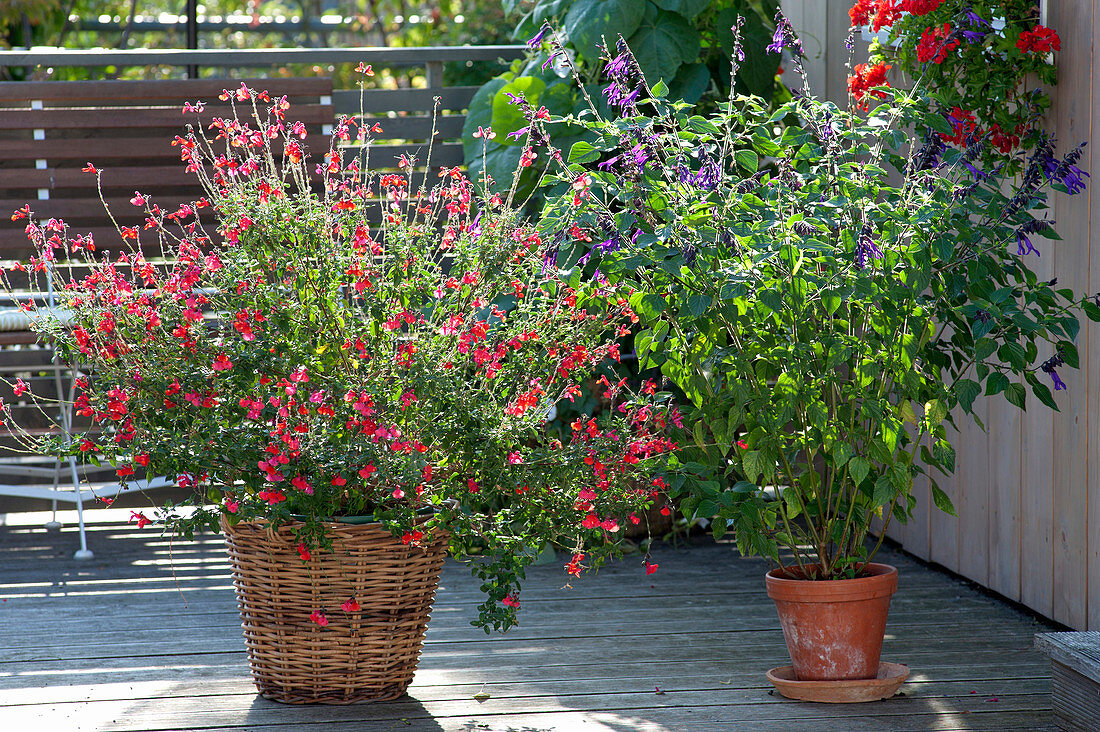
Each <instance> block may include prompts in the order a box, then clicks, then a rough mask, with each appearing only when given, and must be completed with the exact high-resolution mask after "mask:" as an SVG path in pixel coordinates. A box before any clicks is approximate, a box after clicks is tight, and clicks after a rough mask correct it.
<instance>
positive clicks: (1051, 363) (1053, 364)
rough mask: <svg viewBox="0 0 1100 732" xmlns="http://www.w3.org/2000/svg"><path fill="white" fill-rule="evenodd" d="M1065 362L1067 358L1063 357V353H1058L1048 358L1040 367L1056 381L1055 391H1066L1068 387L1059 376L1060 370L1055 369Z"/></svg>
mask: <svg viewBox="0 0 1100 732" xmlns="http://www.w3.org/2000/svg"><path fill="white" fill-rule="evenodd" d="M1065 362H1066V360H1065V359H1064V358H1062V354H1060V353H1056V354H1054V355H1053V356H1051V357H1050V358H1048V359H1047V360H1046V361H1043V364H1042V365H1041V366H1040V367H1039V368H1040V369H1042V370H1043V371H1045V372H1046V373H1048V374H1050V378H1051V380H1052V381H1053V382H1054V391H1065V389H1066V383H1065V382H1064V381H1062V380H1061V379H1060V378H1058V372H1057V371H1055V370H1054V369H1056V368H1058V367H1059V366H1061V365H1062V364H1064V363H1065Z"/></svg>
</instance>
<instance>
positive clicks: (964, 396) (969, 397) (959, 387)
mask: <svg viewBox="0 0 1100 732" xmlns="http://www.w3.org/2000/svg"><path fill="white" fill-rule="evenodd" d="M981 393H982V388H981V387H980V386H978V384H977V383H976V382H974V381H971V380H970V379H959V380H958V381H957V382H956V383H955V396H956V397H958V399H959V404H961V405H962V408H963V411H964V412H966V413H968V414H969V413H970V412H971V411H972V409H973V406H974V399H975V398H977V396H978V395H979V394H981Z"/></svg>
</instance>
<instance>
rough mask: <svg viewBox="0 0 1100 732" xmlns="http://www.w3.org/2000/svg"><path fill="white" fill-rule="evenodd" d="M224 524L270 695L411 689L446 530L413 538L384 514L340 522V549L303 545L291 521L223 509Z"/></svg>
mask: <svg viewBox="0 0 1100 732" xmlns="http://www.w3.org/2000/svg"><path fill="white" fill-rule="evenodd" d="M221 527H222V531H223V532H224V533H225V539H226V544H227V545H228V550H229V559H230V564H231V565H232V569H233V585H234V587H235V588H236V592H237V601H238V605H239V607H240V611H241V624H242V627H243V628H244V639H245V645H246V646H247V648H248V662H249V666H250V667H251V669H252V677H253V679H254V680H255V682H256V686H257V688H258V689H259V691H260V694H261V695H262V696H264V697H267V698H268V699H273V700H275V701H279V702H285V703H289V704H314V703H319V704H351V703H355V702H363V701H380V700H384V699H394V698H396V697H399V696H401V695H402V694H403V693H404V692H405V689H406V688H407V687H408V686H409V683H410V682H412V678H413V673H414V672H415V671H416V664H417V661H418V660H419V658H420V649H421V645H422V644H423V640H424V631H425V629H426V628H427V625H428V619H429V614H430V612H431V607H432V601H433V600H434V598H435V589H436V586H437V585H438V584H439V574H440V571H441V569H442V567H443V559H444V556H445V553H446V541H445V540H444V539H443V538H441V537H439V535H438V531H437V532H436V538H435V541H434V543H432V544H431V545H429V546H414V545H413V544H411V543H409V544H403V543H402V542H401V540H399V539H395V538H394V537H393V536H392V535H391V534H390V533H389V532H388V531H386V530H385V529H384V528H383V527H382V526H381V525H380V524H377V523H369V524H361V525H352V524H345V523H332V524H327V525H326V531H327V532H328V536H329V537H331V539H332V549H333V550H332V552H326V551H318V550H315V551H312V552H309V551H305V550H304V547H303V550H302V551H301V552H300V551H299V544H298V540H297V539H296V538H295V535H294V528H295V524H293V523H291V524H286V525H283V526H281V527H280V528H279V529H278V530H276V531H273V530H271V528H270V527H269V525H268V524H267V523H265V522H260V521H249V522H241V523H239V524H237V525H236V526H230V525H229V523H228V522H227V521H226V520H225V519H224V518H223V519H222V522H221ZM304 557H308V559H306V558H304Z"/></svg>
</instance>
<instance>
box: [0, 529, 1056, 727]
mask: <svg viewBox="0 0 1100 732" xmlns="http://www.w3.org/2000/svg"><path fill="white" fill-rule="evenodd" d="M94 515H95V514H93V516H94ZM73 541H74V535H73V534H72V533H71V532H68V531H64V532H62V533H60V534H58V533H52V534H46V533H45V532H44V531H42V530H41V529H37V528H34V529H32V528H29V527H21V526H0V600H2V602H0V623H2V624H0V627H2V628H4V632H3V633H0V730H7V729H24V728H27V729H40V730H47V729H66V730H130V731H135V732H136V731H138V730H143V731H144V730H157V731H161V730H163V731H166V732H167V731H168V730H212V729H219V730H221V729H247V730H250V731H251V730H255V731H256V732H291V731H298V730H300V731H301V732H306V731H310V732H312V731H313V730H317V731H318V732H319V731H320V730H326V731H327V730H333V731H334V732H344V731H350V730H356V732H380V731H381V730H413V731H423V732H452V731H453V732H479V731H482V730H485V731H487V732H505V731H510V732H549V731H551V730H565V731H568V730H595V731H597V732H604V731H607V732H610V731H612V730H615V731H623V732H625V731H626V730H630V731H635V730H637V731H639V732H646V731H652V732H678V731H680V730H685V731H686V730H691V731H693V732H694V731H695V730H776V729H783V730H791V731H792V732H798V731H799V730H852V731H853V732H855V731H858V730H882V729H890V730H899V731H901V730H978V729H997V730H1009V729H1030V730H1037V729H1051V728H1052V726H1053V719H1052V716H1051V712H1050V671H1049V665H1048V663H1047V661H1046V659H1045V658H1044V657H1043V656H1041V655H1040V654H1039V653H1037V652H1036V651H1035V650H1034V649H1033V648H1032V640H1033V636H1034V634H1035V632H1037V631H1045V630H1048V629H1049V628H1047V626H1045V625H1042V624H1040V623H1037V622H1036V621H1034V620H1033V619H1031V618H1030V617H1028V616H1025V615H1023V614H1021V613H1019V612H1017V611H1016V610H1014V609H1013V608H1011V607H1009V606H1007V605H1004V604H1002V603H999V602H997V601H996V600H994V599H991V598H989V597H986V596H984V595H982V594H981V593H978V592H976V591H974V590H972V589H970V588H969V587H967V586H966V585H963V584H961V583H958V582H956V581H954V580H952V579H950V578H948V577H946V576H943V575H940V574H938V573H936V572H933V571H931V570H928V569H927V568H924V567H922V566H921V565H919V564H918V563H916V562H914V561H912V560H910V559H909V558H907V557H905V556H903V555H900V554H892V555H890V556H889V557H888V558H887V559H888V561H891V562H893V563H895V564H897V565H898V567H899V570H900V571H901V573H902V580H901V588H900V590H899V594H898V595H897V596H896V597H895V602H894V604H893V607H892V610H891V617H890V624H889V626H888V628H887V639H886V646H885V650H884V656H883V657H884V659H886V660H891V661H897V662H900V663H907V664H908V665H909V666H910V667H911V669H912V676H911V678H910V682H909V683H907V684H906V685H905V686H904V687H903V689H902V692H903V695H902V696H898V697H895V698H894V699H890V700H887V701H884V702H879V703H877V704H872V705H850V706H849V705H844V706H833V705H818V704H806V703H796V702H790V701H787V700H785V699H782V698H781V697H778V696H774V695H771V694H769V691H768V689H769V687H768V684H767V682H766V681H765V680H764V677H763V673H764V671H765V670H766V669H768V668H770V667H772V666H777V665H780V664H782V663H784V662H785V660H786V654H785V649H784V647H783V639H782V635H781V633H780V632H779V625H778V621H777V620H776V617H775V613H774V609H773V608H772V607H771V605H770V601H769V600H768V599H767V597H766V596H765V594H764V592H763V582H762V574H763V571H764V568H765V565H764V564H763V563H762V562H760V561H758V560H747V559H744V558H741V557H740V556H738V555H737V553H736V551H735V550H734V549H733V548H732V547H731V546H730V545H728V544H717V545H715V544H709V543H694V544H692V545H691V546H690V547H687V548H681V549H673V548H666V549H662V550H661V551H660V553H659V554H658V555H657V556H656V561H657V562H658V563H659V564H660V565H661V569H660V570H659V572H658V574H656V575H652V576H646V575H644V573H642V571H641V570H640V568H639V567H637V566H635V565H636V560H633V561H632V560H630V559H629V558H628V559H627V560H626V561H623V562H618V563H615V564H613V565H610V566H609V567H606V568H605V569H603V570H601V571H600V572H599V573H598V574H597V575H594V576H588V577H583V578H581V579H580V580H574V581H573V586H572V587H566V586H565V585H566V582H565V580H566V579H567V577H566V576H565V575H564V573H562V571H561V567H559V566H557V565H556V564H555V565H550V566H542V567H535V568H533V570H532V571H531V572H530V580H529V582H528V585H527V587H526V589H525V591H524V593H523V595H522V602H523V605H524V609H523V611H522V612H521V622H522V625H521V627H519V628H517V629H515V630H514V631H513V632H510V633H508V634H505V635H503V636H500V635H493V636H486V635H485V634H484V633H483V632H481V631H478V630H477V629H475V628H472V627H471V626H470V625H469V621H470V619H472V618H473V617H474V614H475V608H476V605H477V603H478V600H479V597H478V593H477V591H476V583H475V582H474V581H473V580H472V579H471V578H470V577H469V576H468V574H467V573H466V572H465V570H464V569H463V568H462V567H461V566H459V565H458V564H456V563H450V564H448V566H447V568H446V569H445V570H444V576H443V581H442V583H441V589H440V592H439V595H438V598H437V603H436V608H435V611H434V612H433V620H432V625H431V628H430V629H429V632H428V638H427V641H426V644H425V649H424V655H423V658H422V660H421V665H420V670H419V671H418V673H417V676H416V680H415V682H414V684H413V686H412V687H411V688H410V690H409V695H408V696H406V697H404V698H402V699H400V700H397V701H395V702H388V703H382V704H374V705H363V706H352V707H320V706H308V707H295V706H283V705H280V704H276V703H274V702H269V701H267V700H265V699H261V698H259V697H257V696H256V694H255V690H254V687H253V686H252V684H251V679H250V677H249V674H248V668H247V664H246V658H245V653H244V643H243V640H242V639H241V636H240V628H239V621H238V620H237V617H236V602H235V599H234V597H233V592H232V587H231V585H230V582H229V580H228V569H227V565H226V562H225V558H224V551H223V548H222V545H221V542H220V540H218V539H216V538H213V539H206V540H203V541H200V542H198V543H195V544H186V543H185V544H180V543H178V542H177V543H173V544H172V545H171V548H170V547H169V542H168V541H167V540H165V539H163V538H161V537H159V536H157V535H156V534H154V533H150V532H148V531H146V532H138V531H136V530H134V529H133V528H132V527H128V526H126V525H124V524H121V523H118V522H115V523H111V522H107V523H97V524H93V525H92V527H91V530H90V531H89V541H90V543H92V544H93V547H92V548H93V550H94V551H95V552H96V560H95V561H94V563H92V564H79V563H76V562H73V561H72V560H70V559H68V556H69V554H70V553H71V547H70V546H69V544H71V543H73ZM169 551H170V552H171V558H172V561H171V562H170V561H169ZM173 563H174V564H173ZM658 690H659V691H660V692H661V693H657V692H658ZM481 692H484V693H488V694H489V698H488V699H485V700H483V701H481V702H479V701H477V700H475V699H474V695H475V694H479V693H481Z"/></svg>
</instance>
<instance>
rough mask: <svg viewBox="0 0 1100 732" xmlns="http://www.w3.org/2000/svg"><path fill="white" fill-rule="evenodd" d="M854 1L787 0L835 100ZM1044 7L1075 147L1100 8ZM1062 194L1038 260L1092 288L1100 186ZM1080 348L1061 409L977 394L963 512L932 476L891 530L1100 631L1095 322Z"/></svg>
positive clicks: (960, 476) (959, 494)
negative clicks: (946, 499)
mask: <svg viewBox="0 0 1100 732" xmlns="http://www.w3.org/2000/svg"><path fill="white" fill-rule="evenodd" d="M849 6H850V3H848V2H846V1H842V2H835V3H834V2H829V3H824V2H820V1H819V0H784V2H783V7H784V8H785V9H786V10H788V14H789V17H790V18H791V20H792V23H793V24H794V25H795V27H796V29H799V30H804V31H805V33H804V35H805V41H804V45H805V47H806V53H807V55H808V56H809V57H810V61H809V64H808V66H809V69H810V78H811V84H813V85H814V87H815V89H816V90H817V91H818V93H819V96H827V97H828V98H831V99H834V100H836V101H837V102H838V103H842V102H843V101H844V99H845V98H846V88H845V86H844V80H843V78H842V76H843V73H844V64H845V61H846V54H847V51H846V50H845V49H844V39H845V37H846V36H847V34H848V29H847V25H848V17H847V9H848V7H849ZM1045 6H1046V7H1044V13H1045V14H1046V25H1048V26H1049V27H1052V28H1054V29H1056V30H1057V31H1058V33H1059V35H1060V36H1061V39H1062V49H1061V52H1060V53H1058V54H1057V63H1058V85H1057V87H1056V88H1055V89H1053V90H1051V91H1052V98H1053V107H1052V109H1051V110H1050V112H1049V114H1048V118H1047V127H1048V129H1049V130H1051V131H1053V132H1054V133H1055V134H1056V135H1057V138H1058V148H1059V150H1060V151H1061V152H1065V151H1067V150H1068V149H1069V148H1070V147H1071V146H1073V145H1075V144H1077V143H1078V142H1082V141H1086V140H1090V138H1091V136H1092V125H1093V120H1094V118H1097V117H1100V109H1098V106H1097V105H1098V104H1100V99H1098V98H1097V96H1096V94H1095V90H1096V85H1095V83H1094V81H1093V37H1094V34H1095V32H1096V30H1097V27H1098V26H1100V13H1098V12H1097V8H1096V7H1095V2H1094V0H1048V2H1046V3H1045ZM861 45H862V46H865V45H866V44H865V43H863V42H861V41H860V40H859V38H858V36H857V42H856V46H857V48H859V47H860V46H861ZM835 49H839V50H835ZM822 92H824V93H823V94H822ZM1098 158H1100V150H1098V149H1097V147H1096V146H1095V145H1089V146H1088V147H1087V148H1086V149H1085V154H1084V156H1083V159H1082V161H1081V162H1080V163H1079V165H1080V167H1081V168H1082V169H1084V170H1086V171H1088V170H1090V169H1093V167H1094V166H1092V162H1094V161H1096V160H1097V159H1098ZM1092 182H1093V183H1094V184H1095V183H1096V182H1097V181H1096V180H1093V181H1092ZM1053 200H1054V205H1053V214H1052V217H1053V218H1054V219H1055V220H1056V221H1057V230H1058V232H1059V234H1060V235H1061V236H1062V241H1060V242H1045V243H1044V244H1043V245H1042V246H1041V251H1042V256H1041V257H1040V258H1038V259H1035V258H1033V259H1032V262H1031V264H1032V265H1033V266H1035V267H1037V271H1038V274H1039V275H1040V277H1042V278H1049V277H1057V278H1058V283H1059V285H1063V286H1066V287H1071V288H1073V289H1074V290H1075V291H1077V292H1081V293H1096V292H1098V291H1100V231H1098V232H1097V239H1098V243H1097V251H1096V256H1092V254H1093V252H1092V242H1093V233H1094V232H1093V230H1092V228H1091V223H1092V212H1093V211H1094V210H1095V207H1096V204H1093V203H1092V201H1093V196H1092V193H1091V188H1090V189H1089V190H1086V191H1085V192H1083V193H1080V194H1078V195H1076V196H1072V197H1071V196H1066V195H1062V194H1054V197H1053ZM1097 200H1098V202H1100V197H1098V198H1097ZM1077 345H1078V349H1079V350H1080V353H1081V368H1080V370H1078V371H1071V370H1069V369H1063V372H1062V374H1061V375H1062V378H1063V379H1064V380H1065V382H1066V384H1067V385H1068V387H1069V388H1068V389H1067V390H1066V391H1064V392H1058V393H1057V398H1058V405H1059V407H1060V410H1061V411H1060V412H1058V413H1055V412H1053V411H1051V410H1049V409H1047V408H1045V407H1044V406H1043V405H1042V404H1040V403H1038V401H1037V400H1035V399H1033V398H1029V400H1028V409H1027V411H1026V412H1020V410H1018V409H1016V408H1015V407H1013V406H1011V405H1009V404H1008V403H1007V402H1005V401H1004V400H1003V399H1002V398H1001V397H997V398H993V399H989V400H985V401H980V402H979V403H980V405H981V406H979V407H978V408H977V412H978V414H979V415H980V417H981V419H982V420H983V422H984V423H985V425H986V427H987V429H986V430H985V431H982V430H981V429H979V428H978V427H977V426H975V425H973V424H967V423H965V422H964V421H962V420H960V421H959V426H960V427H961V428H962V429H961V431H960V432H959V433H958V435H957V451H958V458H959V459H958V470H957V472H956V474H955V475H954V476H953V477H952V478H949V479H946V480H941V481H940V485H941V487H943V488H944V490H946V491H947V492H948V494H949V495H950V496H951V498H952V500H953V501H954V503H955V507H956V509H957V512H958V518H954V517H951V516H947V515H946V514H943V513H941V512H939V511H937V510H936V509H935V508H934V507H933V506H932V505H931V501H930V498H929V491H928V485H927V483H926V482H925V483H918V485H917V486H916V496H917V508H916V511H915V516H914V518H913V520H911V521H910V522H909V524H908V525H906V526H900V527H897V529H896V530H894V529H892V530H891V534H892V535H893V537H894V538H896V539H897V540H898V541H900V542H901V543H902V544H903V545H904V546H905V548H906V549H907V550H909V551H911V552H912V553H914V554H916V555H917V556H919V557H922V558H924V559H928V560H931V561H933V562H937V563H939V564H942V565H943V566H945V567H948V568H949V569H951V570H954V571H956V572H958V573H960V574H962V575H963V576H965V577H968V578H970V579H972V580H974V581H976V582H979V583H981V584H982V585H985V586H987V587H989V588H990V589H992V590H995V591H996V592H999V593H1001V594H1002V595H1004V596H1005V597H1008V598H1010V599H1012V600H1017V601H1019V602H1021V603H1023V604H1024V605H1027V606H1028V607H1030V608H1032V609H1034V610H1036V611H1037V612H1039V613H1041V614H1043V615H1045V616H1047V617H1050V618H1053V619H1054V620H1057V621H1059V622H1062V623H1065V624H1066V625H1069V626H1072V627H1074V628H1079V629H1082V630H1083V629H1086V628H1089V629H1094V630H1095V629H1098V628H1100V326H1098V325H1095V324H1089V323H1088V321H1086V322H1085V323H1084V324H1083V326H1082V329H1081V334H1080V336H1079V338H1078V344H1077ZM1046 355H1049V354H1046ZM1046 355H1043V356H1042V357H1043V358H1045V357H1046ZM976 404H978V403H976ZM904 581H905V580H904V578H903V579H902V583H903V586H904Z"/></svg>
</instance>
